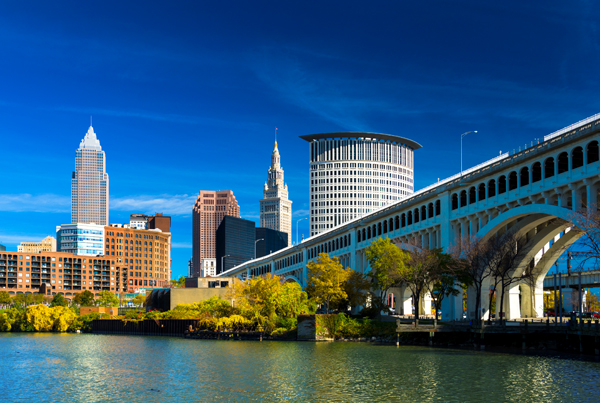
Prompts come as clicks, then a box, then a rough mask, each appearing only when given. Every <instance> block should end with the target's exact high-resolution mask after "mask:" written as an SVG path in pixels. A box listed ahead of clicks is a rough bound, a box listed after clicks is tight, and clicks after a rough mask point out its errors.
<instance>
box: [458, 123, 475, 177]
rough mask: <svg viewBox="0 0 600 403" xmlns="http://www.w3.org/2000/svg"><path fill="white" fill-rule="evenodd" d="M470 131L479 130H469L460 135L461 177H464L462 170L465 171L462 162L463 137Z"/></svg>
mask: <svg viewBox="0 0 600 403" xmlns="http://www.w3.org/2000/svg"><path fill="white" fill-rule="evenodd" d="M469 133H477V130H471V131H468V132H465V133H463V134H461V135H460V177H461V178H462V172H463V164H462V154H463V152H462V139H463V137H465V136H466V135H467V134H469Z"/></svg>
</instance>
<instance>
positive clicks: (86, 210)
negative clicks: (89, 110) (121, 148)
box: [71, 126, 108, 226]
mask: <svg viewBox="0 0 600 403" xmlns="http://www.w3.org/2000/svg"><path fill="white" fill-rule="evenodd" d="M71 223H82V224H91V223H94V224H98V225H104V226H108V174H107V173H106V156H105V155H104V151H102V147H100V141H99V140H98V139H97V138H96V133H94V128H93V127H92V126H90V128H89V129H88V131H87V133H86V134H85V137H84V138H83V140H81V143H80V144H79V148H78V149H77V151H76V153H75V171H74V172H73V175H72V179H71Z"/></svg>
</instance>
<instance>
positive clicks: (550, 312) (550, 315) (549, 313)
mask: <svg viewBox="0 0 600 403" xmlns="http://www.w3.org/2000/svg"><path fill="white" fill-rule="evenodd" d="M544 316H546V317H554V312H552V311H546V312H544Z"/></svg>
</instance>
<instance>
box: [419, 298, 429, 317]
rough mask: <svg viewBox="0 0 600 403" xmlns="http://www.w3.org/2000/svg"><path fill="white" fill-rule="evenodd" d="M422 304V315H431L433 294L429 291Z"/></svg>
mask: <svg viewBox="0 0 600 403" xmlns="http://www.w3.org/2000/svg"><path fill="white" fill-rule="evenodd" d="M420 305H421V309H420V311H421V313H420V314H421V315H431V295H429V293H427V294H425V295H424V296H423V302H422V303H421V304H420Z"/></svg>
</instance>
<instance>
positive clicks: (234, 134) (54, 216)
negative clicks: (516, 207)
mask: <svg viewBox="0 0 600 403" xmlns="http://www.w3.org/2000/svg"><path fill="white" fill-rule="evenodd" d="M599 22H600V3H598V2H593V1H587V2H578V1H571V2H543V3H541V2H531V3H528V4H522V2H494V3H492V2H481V1H454V2H449V1H430V2H394V1H371V2H364V1H343V2H342V1H340V2H337V1H328V2H281V1H277V2H275V1H272V2H271V1H253V2H247V1H237V2H236V1H227V2H176V3H175V4H168V3H167V2H149V1H144V2H142V1H138V2H133V1H132V2H110V1H104V2H100V3H91V2H79V3H62V2H52V3H48V2H2V3H0V50H1V52H2V63H0V77H2V79H1V81H0V82H1V86H0V138H1V139H2V142H1V144H2V146H1V148H0V151H1V153H0V155H1V156H2V157H1V158H0V175H1V178H2V186H1V188H0V223H1V224H0V243H2V244H4V245H6V246H7V247H8V248H9V249H10V250H16V245H17V244H18V243H19V242H20V241H28V240H39V239H41V238H43V237H44V236H46V235H54V231H55V226H56V225H58V224H61V223H65V222H69V221H70V183H71V182H70V176H71V172H72V170H73V169H74V160H75V150H76V148H77V147H78V145H79V141H80V140H81V139H82V138H83V136H84V134H85V132H86V131H87V128H88V126H89V117H90V115H93V117H94V129H95V131H96V133H97V134H98V138H99V139H100V142H101V144H102V147H103V149H104V151H105V152H106V156H107V157H106V158H107V171H108V173H109V175H110V205H111V206H110V207H111V209H110V221H111V222H115V223H122V222H126V221H128V217H129V214H130V213H134V212H141V213H154V212H163V213H164V214H167V215H171V216H172V220H173V226H172V231H173V253H172V255H173V273H174V276H177V277H178V276H180V275H183V274H185V273H186V271H187V261H188V260H189V258H190V256H191V254H192V251H191V238H192V221H191V211H192V206H193V203H194V200H195V197H196V195H197V193H198V192H199V190H201V189H207V190H217V189H231V190H233V191H234V194H235V195H236V198H237V200H238V202H239V204H240V206H241V214H242V217H244V218H247V219H252V220H256V221H257V223H258V221H259V212H258V211H259V203H258V200H259V199H260V198H261V196H262V186H263V184H264V182H265V180H266V179H267V168H268V166H269V163H270V154H271V151H272V147H273V134H274V129H275V127H277V128H279V139H278V140H279V141H278V142H279V148H280V152H281V160H282V165H283V168H284V169H285V175H286V176H285V178H286V182H287V183H288V184H289V188H290V198H291V199H292V200H293V201H294V204H293V209H294V222H293V226H294V230H293V233H294V237H295V229H296V228H295V225H296V220H297V219H299V218H302V217H304V216H306V215H307V209H308V146H307V144H306V143H305V142H304V141H302V140H300V139H299V138H298V136H300V135H304V134H311V133H321V132H329V131H342V130H348V131H361V130H365V131H374V132H382V133H390V134H396V135H400V136H405V137H408V138H411V139H413V140H415V141H417V142H419V143H421V144H422V145H423V149H420V150H418V151H417V152H416V155H415V181H416V188H417V189H418V188H421V187H424V186H427V185H429V184H430V183H432V182H434V181H436V180H437V178H445V177H448V176H450V175H453V174H455V173H456V172H458V171H459V169H460V134H461V133H463V132H465V131H468V130H478V131H479V133H477V134H470V135H469V136H468V137H466V138H465V142H464V166H465V168H466V167H469V166H472V165H475V164H478V163H480V162H482V161H485V160H487V159H490V158H492V157H494V156H496V155H498V153H499V151H508V150H512V149H515V148H518V147H519V146H521V145H524V144H525V143H529V142H530V141H532V140H534V139H535V138H540V137H543V136H544V135H545V134H548V133H550V132H553V131H555V130H557V129H560V128H562V127H564V126H567V125H569V124H571V123H574V122H576V121H578V120H580V119H583V118H585V117H587V116H590V115H593V114H595V113H598V112H600V97H599V96H598V94H599V93H600V91H599V90H600V83H599V80H600V76H599V75H598V72H599V71H600V24H599ZM308 232H309V231H308V223H307V220H304V221H302V222H301V223H300V227H299V233H300V234H308Z"/></svg>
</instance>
